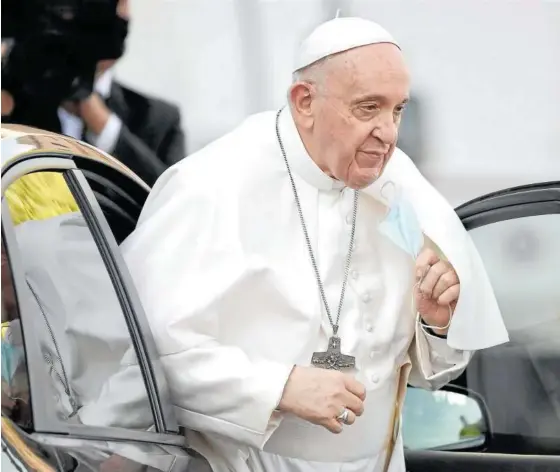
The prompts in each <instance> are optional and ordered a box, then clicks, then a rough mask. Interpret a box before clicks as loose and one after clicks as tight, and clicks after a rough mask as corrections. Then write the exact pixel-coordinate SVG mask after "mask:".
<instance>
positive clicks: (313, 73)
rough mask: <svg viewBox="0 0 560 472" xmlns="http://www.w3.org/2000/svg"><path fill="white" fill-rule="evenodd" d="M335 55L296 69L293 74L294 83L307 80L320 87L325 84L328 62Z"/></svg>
mask: <svg viewBox="0 0 560 472" xmlns="http://www.w3.org/2000/svg"><path fill="white" fill-rule="evenodd" d="M332 57H333V56H327V57H324V58H322V59H319V60H318V61H316V62H314V63H313V64H310V65H308V66H306V67H303V68H302V69H299V70H296V71H295V72H294V73H293V74H292V84H295V83H297V82H307V83H311V84H315V85H317V86H319V87H321V86H323V85H324V82H325V76H326V75H327V67H326V66H327V63H328V62H330V61H331V60H332Z"/></svg>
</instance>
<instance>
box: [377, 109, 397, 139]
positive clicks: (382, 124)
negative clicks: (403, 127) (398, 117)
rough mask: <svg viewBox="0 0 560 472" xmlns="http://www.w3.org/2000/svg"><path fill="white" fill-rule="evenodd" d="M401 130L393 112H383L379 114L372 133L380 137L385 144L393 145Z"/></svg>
mask: <svg viewBox="0 0 560 472" xmlns="http://www.w3.org/2000/svg"><path fill="white" fill-rule="evenodd" d="M398 132H399V126H398V123H397V122H395V119H394V116H393V114H392V113H391V114H383V116H379V117H378V120H377V122H376V123H375V126H374V128H373V132H372V135H373V137H374V138H377V139H379V140H380V141H381V142H382V143H383V144H385V145H387V146H391V145H392V144H394V143H395V141H396V140H397V136H398Z"/></svg>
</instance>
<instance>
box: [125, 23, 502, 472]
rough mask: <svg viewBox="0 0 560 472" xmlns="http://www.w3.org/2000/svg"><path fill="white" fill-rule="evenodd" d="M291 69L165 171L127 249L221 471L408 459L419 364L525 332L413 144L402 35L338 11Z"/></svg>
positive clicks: (392, 463) (381, 467) (451, 358)
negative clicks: (259, 107)
mask: <svg viewBox="0 0 560 472" xmlns="http://www.w3.org/2000/svg"><path fill="white" fill-rule="evenodd" d="M293 72H294V73H293V83H292V84H291V86H290V88H289V90H288V94H287V105H286V106H285V107H283V108H282V109H280V110H275V111H271V112H265V113H261V114H258V115H255V116H252V117H249V118H248V119H247V120H246V121H245V122H243V123H242V124H241V125H240V126H239V127H238V128H236V129H235V130H233V131H232V132H231V133H229V134H227V135H226V136H224V137H222V138H220V139H218V140H217V141H215V142H213V143H211V144H210V145H209V146H207V147H206V148H204V149H202V150H201V151H199V152H197V153H195V154H194V155H191V156H189V157H188V158H187V159H185V160H183V161H181V162H179V163H178V164H176V165H175V166H173V167H172V168H170V169H169V170H168V171H166V172H165V173H164V174H163V175H162V177H161V178H160V179H159V180H158V182H157V183H156V185H155V187H154V188H153V190H152V192H151V194H150V196H149V198H148V200H147V203H146V205H145V207H144V209H143V211H142V215H141V217H140V220H139V223H138V227H137V229H136V230H135V231H134V233H133V234H132V235H131V236H130V237H129V238H128V239H127V240H126V241H125V242H124V244H123V246H122V249H123V253H124V256H125V259H126V261H127V263H128V266H129V268H130V271H131V274H132V277H133V279H134V281H135V282H136V286H137V288H138V292H139V295H140V297H141V300H142V302H143V305H144V309H145V310H146V313H147V316H148V319H149V320H150V326H151V328H152V330H153V333H154V337H155V340H156V343H157V347H158V350H159V353H160V355H161V359H162V363H163V365H164V368H165V371H166V374H167V376H168V380H169V384H170V389H171V397H172V401H173V403H174V406H175V410H176V412H177V416H178V418H179V421H180V423H182V424H183V425H184V426H185V427H186V428H187V429H188V431H189V432H188V442H189V445H190V446H191V447H193V448H194V449H196V450H198V451H199V452H200V453H201V454H202V455H204V456H205V457H206V458H207V459H208V461H209V462H210V464H211V466H212V468H213V470H214V471H216V472H221V471H265V470H266V471H277V472H284V471H285V472H288V471H321V472H325V471H331V470H332V471H334V470H336V471H339V470H346V469H344V468H343V467H350V469H348V470H353V471H359V472H373V471H387V470H389V471H392V472H404V470H405V466H404V456H403V444H402V437H401V431H400V422H399V419H400V408H401V406H402V402H403V397H404V392H405V391H406V385H407V382H409V383H411V384H412V385H414V386H417V387H421V388H426V389H437V388H440V387H441V386H443V385H444V384H446V383H447V382H449V381H450V380H452V379H454V378H455V377H457V376H458V375H459V374H460V373H461V372H462V371H463V370H464V368H465V366H466V365H467V363H468V362H469V360H470V358H471V356H472V353H473V351H474V350H476V349H482V348H486V347H489V346H493V345H496V344H500V343H503V342H506V341H507V340H508V336H507V332H506V330H505V327H504V324H503V321H502V318H501V315H500V312H499V309H498V305H497V302H496V299H495V297H494V294H493V292H492V288H491V286H490V283H489V281H488V277H487V275H486V273H485V271H484V267H483V265H482V262H481V260H480V257H479V255H478V254H477V252H476V249H475V248H474V246H473V244H472V242H471V240H470V238H469V236H468V234H467V232H466V231H465V229H464V228H463V226H462V225H461V222H460V221H459V219H458V218H457V216H456V214H455V212H454V211H453V209H452V207H450V205H449V204H448V203H447V202H446V201H445V199H444V198H443V197H442V196H441V195H440V194H439V193H438V192H437V191H436V190H435V189H434V188H433V187H432V186H431V185H430V184H429V183H428V182H427V181H426V180H425V179H424V178H423V177H422V175H421V174H420V173H419V171H418V170H417V169H416V167H415V166H414V165H413V163H412V161H411V160H410V159H409V158H408V156H406V155H405V154H404V153H403V152H402V151H400V150H399V149H398V148H397V147H396V144H397V137H398V130H399V124H400V121H401V117H402V115H403V113H405V108H406V104H407V101H408V99H409V89H410V77H409V73H408V70H407V67H406V64H405V61H404V58H403V54H402V51H401V49H400V46H399V44H398V43H397V41H396V40H395V39H394V38H393V37H392V36H391V35H390V34H389V33H388V32H387V31H386V30H385V29H383V28H382V27H381V26H379V25H378V24H376V23H373V22H371V21H367V20H364V19H360V18H337V19H334V20H331V21H328V22H326V23H324V24H322V25H320V26H319V27H318V28H317V29H316V30H315V31H313V32H312V34H311V35H310V36H309V37H308V38H307V39H306V40H305V41H304V42H303V44H302V45H301V48H300V50H299V53H298V56H297V60H296V63H295V65H294V70H293Z"/></svg>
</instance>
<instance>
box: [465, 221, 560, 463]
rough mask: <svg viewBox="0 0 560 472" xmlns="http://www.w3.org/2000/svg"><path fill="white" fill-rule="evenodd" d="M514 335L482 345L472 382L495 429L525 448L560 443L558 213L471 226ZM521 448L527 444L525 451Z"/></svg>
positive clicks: (472, 367)
mask: <svg viewBox="0 0 560 472" xmlns="http://www.w3.org/2000/svg"><path fill="white" fill-rule="evenodd" d="M470 234H471V236H472V238H473V241H474V243H475V245H476V247H477V249H478V251H479V253H480V255H481V257H482V260H483V262H484V265H485V267H486V270H487V273H488V275H489V277H490V281H491V283H492V286H493V288H494V292H495V294H496V297H497V300H498V303H499V305H500V309H501V312H502V316H503V317H504V320H505V323H506V326H507V329H508V332H509V336H510V342H509V343H507V344H504V345H501V346H496V347H493V348H490V349H485V350H482V351H479V352H477V353H476V354H475V356H474V358H473V360H472V361H471V364H470V365H469V367H468V369H467V386H468V387H469V388H470V389H473V390H475V391H477V392H478V393H480V394H481V395H482V397H483V398H484V400H485V402H486V403H487V406H488V410H489V414H490V417H491V420H492V429H493V432H494V433H496V434H498V435H511V436H519V437H521V438H523V437H525V438H527V439H526V440H523V439H522V440H521V442H522V443H523V444H522V445H521V446H520V447H527V451H528V452H530V451H535V450H534V449H533V448H538V447H547V446H546V445H547V444H556V447H557V448H559V446H558V445H559V444H560V375H559V372H560V342H558V340H559V339H560V215H557V214H549V215H539V216H531V217H525V218H519V219H514V220H506V221H502V222H498V223H494V224H491V225H488V226H483V227H480V228H477V229H474V230H472V231H471V232H470ZM520 452H522V451H520Z"/></svg>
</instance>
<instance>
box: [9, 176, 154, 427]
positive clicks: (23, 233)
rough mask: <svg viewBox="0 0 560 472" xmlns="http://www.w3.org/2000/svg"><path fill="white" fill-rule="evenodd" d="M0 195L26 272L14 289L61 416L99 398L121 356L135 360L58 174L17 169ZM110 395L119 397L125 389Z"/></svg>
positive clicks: (101, 266) (87, 234) (95, 252)
mask: <svg viewBox="0 0 560 472" xmlns="http://www.w3.org/2000/svg"><path fill="white" fill-rule="evenodd" d="M6 198H7V199H8V206H9V209H10V215H11V217H12V220H13V222H14V226H15V227H14V232H15V237H16V241H17V246H18V250H19V253H20V256H21V262H22V266H23V271H24V273H25V285H24V286H23V287H21V290H22V293H21V294H19V293H18V296H19V297H25V300H26V302H27V303H26V304H25V306H26V307H28V309H29V310H30V313H29V317H30V319H36V320H37V323H35V324H34V327H35V328H36V330H37V333H36V334H37V337H38V339H39V342H40V348H41V353H42V359H41V364H42V365H43V366H44V368H45V370H46V372H47V373H48V376H49V378H50V380H51V383H50V385H48V386H46V388H47V389H48V390H47V392H48V394H50V398H52V404H51V407H52V408H54V410H55V411H56V412H57V414H58V416H59V417H60V418H61V419H65V420H68V419H70V418H72V417H73V416H74V415H75V414H76V413H78V416H79V413H80V411H81V410H82V409H83V408H84V407H87V406H89V405H91V404H94V403H96V402H97V401H98V399H99V397H100V395H101V393H102V391H104V389H107V388H110V387H111V385H110V380H111V378H112V376H113V375H115V374H117V373H118V372H119V370H120V369H121V364H122V363H123V362H126V363H127V364H132V365H133V364H135V360H136V359H135V355H134V350H133V349H131V345H132V344H131V339H130V335H129V333H128V328H127V325H126V322H125V319H124V315H123V312H122V309H121V306H120V303H119V300H118V298H117V295H116V292H115V289H114V286H113V283H112V281H111V278H110V276H109V273H108V272H107V268H106V266H105V263H104V261H103V259H102V257H101V255H100V253H99V249H98V247H97V244H96V242H95V239H94V238H93V236H92V233H91V231H90V229H89V227H88V225H87V222H86V221H85V219H84V217H83V215H82V213H81V212H80V210H79V207H78V205H77V204H76V201H75V200H74V197H73V195H72V193H71V191H70V189H69V188H68V186H67V184H66V181H65V179H64V177H63V175H62V174H60V173H55V172H40V173H35V174H31V175H27V176H25V177H22V178H20V179H19V180H18V181H16V182H15V183H13V184H12V185H11V186H10V187H9V188H8V189H7V191H6ZM18 290H20V288H18ZM26 315H27V314H26ZM140 378H141V376H140ZM108 384H109V385H108ZM135 387H136V388H135V391H134V393H135V395H136V397H137V401H138V402H141V401H142V400H144V399H145V401H146V402H147V394H146V391H145V388H144V385H143V383H140V384H139V385H136V386H135ZM42 393H43V392H42ZM43 394H44V393H43ZM111 395H112V397H113V398H116V399H118V398H119V395H121V396H123V398H124V397H127V396H128V395H129V392H124V391H123V392H120V391H114V390H112V391H111ZM126 406H127V405H125V402H122V403H121V404H120V407H121V408H126ZM80 419H81V418H80ZM96 421H103V418H99V419H97V420H96Z"/></svg>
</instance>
